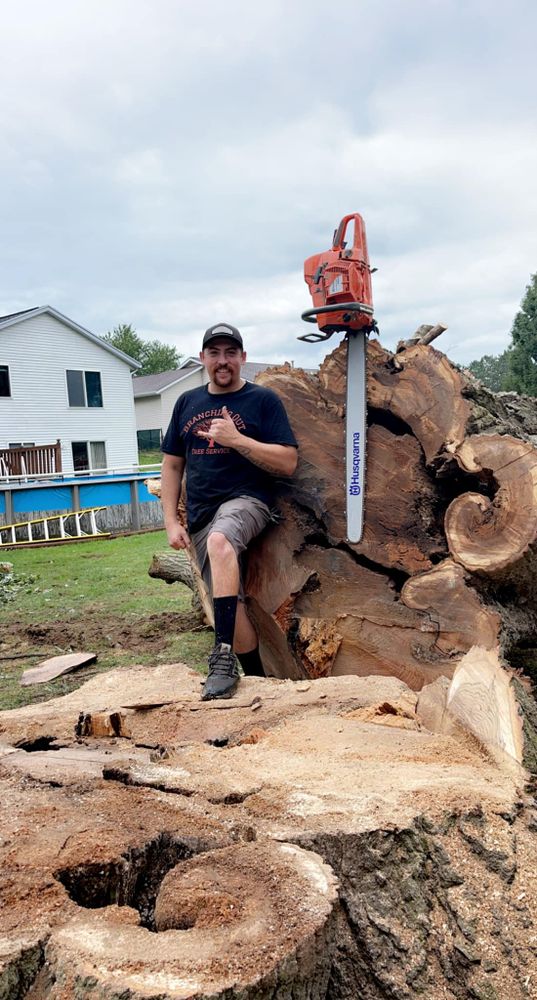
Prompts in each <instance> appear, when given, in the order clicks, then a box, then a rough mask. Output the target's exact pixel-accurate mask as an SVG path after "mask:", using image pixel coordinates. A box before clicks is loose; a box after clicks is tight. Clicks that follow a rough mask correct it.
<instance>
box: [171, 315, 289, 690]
mask: <svg viewBox="0 0 537 1000" xmlns="http://www.w3.org/2000/svg"><path fill="white" fill-rule="evenodd" d="M200 361H201V363H202V364H203V366H204V368H205V370H206V372H207V375H208V377H209V383H208V384H207V385H204V386H201V387H199V388H197V389H191V390H190V391H188V392H185V393H184V394H183V395H182V396H180V397H179V399H178V400H177V402H176V404H175V408H174V411H173V415H172V419H171V423H170V426H169V428H168V430H167V432H166V435H165V437H164V440H163V442H162V451H163V453H164V457H163V462H162V478H161V499H162V506H163V510H164V523H165V526H166V531H167V535H168V541H169V543H170V545H171V547H172V548H174V549H183V548H187V547H188V546H189V545H190V539H191V540H192V545H193V548H194V551H195V553H196V558H197V561H198V565H199V567H200V570H201V573H202V576H203V578H204V580H205V582H206V584H207V586H208V588H209V591H210V592H211V593H212V598H213V606H214V630H215V647H214V649H213V651H212V653H211V654H210V655H209V674H208V677H207V680H206V682H205V685H204V688H203V694H202V698H203V700H208V699H212V698H229V697H231V695H232V694H233V692H234V690H235V688H236V686H237V683H238V680H239V672H238V665H237V660H236V658H235V655H234V652H233V650H235V652H236V654H237V656H238V659H239V661H240V663H241V666H242V669H243V671H244V673H245V674H256V675H258V676H263V675H264V672H263V667H262V664H261V659H260V657H259V646H258V639H257V634H256V632H255V629H254V627H253V625H252V623H251V621H250V619H249V618H248V615H247V613H246V609H245V606H244V594H243V589H242V582H241V573H240V556H241V554H242V553H243V552H244V551H245V549H246V547H247V546H248V544H249V543H250V542H251V540H252V539H253V538H255V537H256V535H258V534H259V533H260V532H261V531H262V530H263V528H265V527H266V526H267V524H268V523H269V522H270V520H271V517H272V515H271V510H270V505H271V504H272V503H273V500H274V495H275V492H276V482H275V478H274V477H276V476H282V475H283V476H292V474H293V472H294V471H295V468H296V464H297V443H296V440H295V437H294V434H293V432H292V430H291V427H290V425H289V421H288V419H287V414H286V412H285V409H284V407H283V404H282V403H281V401H280V399H279V398H278V396H277V395H276V393H275V392H273V391H272V390H271V389H265V388H263V387H262V386H259V385H254V384H253V383H252V382H246V381H245V379H243V378H242V377H241V365H242V364H243V363H244V362H245V361H246V353H245V352H244V349H243V342H242V337H241V335H240V333H239V331H238V330H237V329H236V327H234V326H231V325H230V324H228V323H217V324H216V325H215V326H211V327H209V329H208V330H207V331H206V333H205V336H204V338H203V346H202V351H201V352H200ZM185 469H186V494H187V499H186V510H187V525H188V532H187V530H186V529H185V527H184V526H183V525H182V524H181V522H180V520H179V517H178V513H177V504H178V500H179V497H180V494H181V484H182V480H183V473H184V471H185ZM189 536H190V537H189Z"/></svg>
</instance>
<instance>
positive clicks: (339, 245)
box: [332, 212, 367, 256]
mask: <svg viewBox="0 0 537 1000" xmlns="http://www.w3.org/2000/svg"><path fill="white" fill-rule="evenodd" d="M353 221H354V243H353V247H352V249H353V250H359V249H361V248H362V247H364V249H365V248H366V247H367V243H366V238H365V224H364V220H363V219H362V216H361V215H359V213H358V212H354V213H353V214H352V215H345V216H344V217H343V219H342V220H341V222H340V223H339V226H338V227H337V229H336V230H335V232H334V240H333V243H332V250H340V251H342V252H343V251H344V250H345V234H346V232H347V227H348V225H349V222H353ZM366 256H367V251H366Z"/></svg>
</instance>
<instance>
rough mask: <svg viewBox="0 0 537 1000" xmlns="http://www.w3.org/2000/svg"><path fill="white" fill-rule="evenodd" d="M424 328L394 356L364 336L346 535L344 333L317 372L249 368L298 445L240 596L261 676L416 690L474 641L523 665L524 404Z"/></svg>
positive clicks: (532, 520) (527, 647) (535, 591)
mask: <svg viewBox="0 0 537 1000" xmlns="http://www.w3.org/2000/svg"><path fill="white" fill-rule="evenodd" d="M433 330H434V328H427V329H426V330H424V331H422V334H420V342H419V343H416V344H414V345H410V346H405V347H404V349H402V350H401V351H400V352H399V353H398V354H397V355H396V356H395V355H393V354H391V353H390V352H388V351H386V350H384V349H383V348H382V347H381V346H380V344H378V343H377V342H376V341H371V342H370V343H369V345H368V419H369V427H368V451H367V475H366V498H365V526H364V534H363V538H362V541H361V542H360V543H359V544H356V545H354V544H350V543H349V542H348V541H347V540H346V538H345V503H344V469H343V463H344V423H345V377H346V346H345V342H342V343H341V344H340V345H339V346H338V347H337V348H336V349H335V350H334V351H333V352H332V353H331V354H330V355H329V356H328V357H327V358H326V359H325V361H324V362H323V364H322V366H321V368H320V371H319V373H318V374H312V373H307V372H303V371H301V370H299V369H292V368H289V366H284V367H282V368H279V369H278V368H275V369H270V370H267V371H265V372H263V373H261V375H260V376H258V381H259V382H260V383H262V384H263V385H266V386H269V387H271V388H272V389H274V390H275V391H276V392H277V393H278V394H279V396H280V397H281V399H282V400H283V402H284V404H285V407H286V409H287V412H288V414H289V418H290V421H291V424H292V426H293V429H294V431H295V434H296V437H297V440H298V442H299V464H298V468H297V471H296V473H295V475H294V477H293V479H292V481H291V482H290V483H284V484H282V497H281V502H280V506H281V510H282V514H283V521H282V523H281V524H279V525H277V526H271V527H270V528H269V529H267V531H266V532H264V534H263V535H262V536H261V537H260V538H258V539H257V540H256V541H255V542H254V543H253V545H252V546H251V547H250V551H249V559H248V569H247V576H246V594H247V601H248V607H249V612H250V615H251V617H252V619H253V621H254V624H255V626H256V629H257V631H258V634H259V637H260V646H261V655H262V659H263V663H264V667H265V670H266V672H267V674H268V675H270V676H274V677H280V678H285V677H290V678H294V679H296V680H298V679H300V678H304V677H308V678H318V677H325V676H329V675H335V676H340V675H342V674H347V673H351V674H357V675H359V676H367V675H371V674H378V675H382V676H394V677H397V678H399V679H400V680H402V681H404V682H405V683H406V684H408V685H409V686H410V687H412V688H413V689H414V690H416V691H419V690H420V689H421V688H423V687H424V686H428V685H430V684H431V683H433V682H434V681H435V680H436V679H437V678H440V677H442V676H444V677H446V678H448V679H449V680H451V678H452V677H453V675H454V673H455V672H456V669H457V667H458V664H459V663H460V662H461V660H462V659H463V657H465V656H466V655H467V654H468V653H469V651H470V650H471V649H472V647H474V646H478V647H479V648H480V649H481V650H483V651H484V652H487V653H490V654H491V655H493V656H497V657H499V661H498V662H499V663H500V666H499V669H500V670H501V669H503V667H504V666H509V665H512V666H513V667H514V668H516V669H517V670H520V668H521V667H523V666H524V665H525V664H526V663H527V662H532V661H531V655H532V652H531V651H532V650H533V649H534V647H535V638H534V633H535V620H536V619H537V570H536V565H537V559H536V551H537V449H536V446H535V439H534V438H535V435H536V434H537V402H535V401H533V402H532V401H531V400H527V399H519V398H518V397H515V396H514V394H499V395H495V394H493V393H490V392H489V391H488V390H486V389H485V388H484V387H483V386H481V385H480V384H479V383H478V382H476V380H475V379H474V378H473V376H471V375H470V373H467V372H465V371H462V370H459V369H457V368H456V367H455V366H454V365H452V364H451V363H450V362H449V360H448V359H447V358H446V357H445V355H443V354H441V353H440V352H439V351H437V350H435V349H434V348H433V347H430V346H428V345H427V344H426V343H424V340H426V339H428V338H429V339H430V335H431V332H432V331H433ZM536 676H537V670H536ZM498 690H500V689H498ZM509 690H510V691H511V690H512V689H511V688H509ZM506 691H507V689H506V690H505V691H503V694H502V697H504V698H506V697H507V693H506ZM510 696H511V695H509V697H510ZM516 697H518V696H516ZM530 697H531V696H530ZM530 714H531V713H530ZM526 728H527V727H526ZM530 728H531V727H530ZM510 745H511V747H513V746H514V743H511V744H510ZM528 745H529V744H528V740H527V738H526V746H528Z"/></svg>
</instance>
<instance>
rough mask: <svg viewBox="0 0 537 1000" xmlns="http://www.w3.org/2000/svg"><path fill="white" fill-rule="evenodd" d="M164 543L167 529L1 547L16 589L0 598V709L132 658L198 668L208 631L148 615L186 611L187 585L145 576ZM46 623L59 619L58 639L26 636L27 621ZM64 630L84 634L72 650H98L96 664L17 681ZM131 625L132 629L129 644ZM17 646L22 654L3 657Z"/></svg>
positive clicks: (53, 650)
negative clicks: (43, 680) (33, 681)
mask: <svg viewBox="0 0 537 1000" xmlns="http://www.w3.org/2000/svg"><path fill="white" fill-rule="evenodd" d="M166 548H167V540H166V535H165V532H164V531H159V532H150V533H146V534H140V535H130V536H125V537H119V538H114V539H110V540H107V539H101V540H98V541H97V540H96V541H89V542H80V543H76V542H75V543H72V544H67V545H58V546H54V545H51V546H48V547H46V548H45V547H44V548H39V549H25V548H21V549H14V550H10V551H6V552H2V559H3V560H6V561H9V562H12V563H13V567H14V574H15V578H16V583H17V589H16V591H15V592H14V599H13V600H11V601H9V602H7V603H0V614H1V625H0V708H2V709H5V708H15V707H17V706H19V705H23V704H27V703H29V702H34V701H43V700H46V699H48V698H52V697H57V696H58V695H61V694H66V693H67V692H68V691H72V690H73V689H74V688H76V687H78V686H79V685H80V684H82V683H83V682H84V681H86V680H87V679H88V678H89V677H91V676H94V675H95V673H98V672H101V671H105V670H110V669H113V668H116V667H126V666H130V665H132V664H135V663H141V664H145V665H147V666H152V665H157V664H158V663H177V662H182V663H187V664H188V665H189V666H191V667H194V668H195V669H198V670H200V671H201V672H203V670H204V669H205V665H206V658H207V653H208V652H209V649H210V648H211V646H212V644H213V642H214V638H213V633H212V632H211V631H208V630H205V629H201V630H199V629H196V630H195V631H186V632H183V631H174V629H173V628H172V627H170V625H169V624H168V622H167V621H166V620H164V621H163V623H162V625H160V623H159V619H158V618H157V619H155V620H154V621H152V622H151V621H148V619H149V616H152V615H157V616H158V615H161V614H163V613H166V612H175V613H176V612H183V613H189V612H190V610H191V597H192V594H191V592H190V590H188V589H187V588H186V587H184V586H183V585H182V584H172V585H168V584H166V583H164V582H163V581H162V580H154V579H152V578H151V577H150V576H148V573H147V570H148V568H149V564H150V562H151V558H152V556H153V554H154V553H155V552H158V551H161V550H164V549H166ZM51 623H57V625H58V626H59V634H60V636H61V638H60V639H58V640H57V642H58V643H59V645H57V646H53V645H52V646H51V642H50V640H48V644H47V639H46V638H45V639H44V640H43V641H42V642H41V641H40V640H39V639H37V638H36V639H35V641H34V640H31V639H30V640H29V639H28V638H27V635H26V632H25V630H26V629H27V628H28V627H30V626H31V627H32V628H33V627H34V626H37V627H39V626H40V625H42V626H43V628H46V627H47V626H50V625H51ZM70 629H72V632H73V634H74V635H79V634H80V631H81V629H82V634H83V635H85V642H84V645H85V647H86V648H84V649H82V650H81V649H80V645H78V646H77V648H76V650H75V651H83V652H95V653H97V656H98V660H97V663H96V664H94V665H92V666H89V667H85V668H83V669H82V670H80V671H77V672H76V673H74V674H70V675H65V676H64V677H62V678H57V679H56V680H55V681H51V682H50V683H49V684H43V685H36V686H35V687H28V688H26V687H24V688H23V687H21V686H20V684H19V680H20V676H21V674H22V672H23V670H26V669H27V668H28V667H31V666H35V665H36V664H37V663H38V662H39V659H40V658H41V659H45V658H46V657H48V656H52V655H55V654H58V653H61V652H66V651H67V650H68V648H69V633H70ZM122 630H123V632H124V635H127V639H125V638H124V636H121V634H120V633H121V631H122ZM146 630H147V633H148V635H147V641H146V640H145V639H144V635H145V631H146ZM129 631H131V633H132V634H135V635H136V642H134V643H133V646H132V648H128V641H129V640H128V634H129ZM64 636H65V638H63V637H64ZM19 653H24V654H25V655H24V656H17V658H16V659H10V658H9V657H10V655H11V656H14V655H15V654H19ZM33 653H36V654H39V655H36V656H32V655H31V654H33Z"/></svg>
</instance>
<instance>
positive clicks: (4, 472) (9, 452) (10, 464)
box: [0, 440, 62, 476]
mask: <svg viewBox="0 0 537 1000" xmlns="http://www.w3.org/2000/svg"><path fill="white" fill-rule="evenodd" d="M61 471H62V449H61V443H60V441H59V440H58V441H56V444H36V445H28V446H27V447H25V448H0V476H43V475H44V476H46V475H51V474H52V473H55V472H61Z"/></svg>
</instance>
